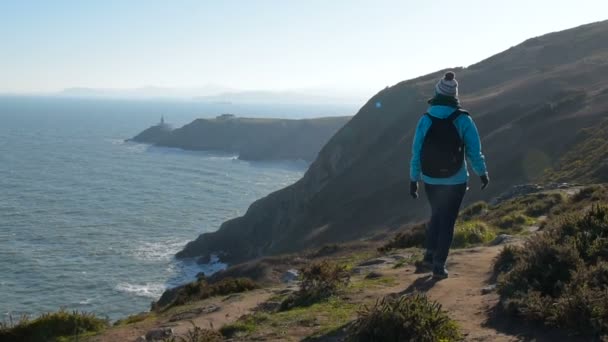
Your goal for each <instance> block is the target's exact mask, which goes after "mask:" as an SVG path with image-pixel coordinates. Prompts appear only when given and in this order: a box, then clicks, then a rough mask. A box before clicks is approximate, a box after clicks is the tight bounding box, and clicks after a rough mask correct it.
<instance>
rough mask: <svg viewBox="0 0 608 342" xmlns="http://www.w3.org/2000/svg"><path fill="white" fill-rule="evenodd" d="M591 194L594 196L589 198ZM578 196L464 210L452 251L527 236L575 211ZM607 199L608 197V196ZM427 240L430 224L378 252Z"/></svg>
mask: <svg viewBox="0 0 608 342" xmlns="http://www.w3.org/2000/svg"><path fill="white" fill-rule="evenodd" d="M584 191H585V192H586V193H587V195H586V196H589V197H590V196H595V197H601V196H598V194H599V193H602V192H603V191H606V190H605V188H604V187H601V186H598V187H596V188H595V190H584ZM590 191H591V192H593V194H594V195H591V194H588V192H590ZM576 196H578V195H575V196H574V197H573V198H572V199H568V198H567V196H565V195H564V194H562V193H561V192H548V193H536V194H531V195H527V196H522V197H518V198H515V199H512V200H509V201H506V202H504V203H500V204H498V205H495V206H491V205H489V204H488V203H486V202H483V201H481V202H476V203H473V204H471V205H470V206H468V207H467V208H465V209H464V210H462V211H461V213H460V215H459V219H458V221H457V222H456V229H455V231H454V242H453V244H452V248H465V247H471V246H476V245H481V244H485V243H488V242H490V241H492V240H493V239H494V238H495V237H496V236H497V235H498V234H509V235H518V234H525V233H527V230H526V228H527V227H531V226H534V225H540V226H542V225H543V224H544V223H543V222H545V219H546V218H547V217H553V216H558V215H560V214H562V213H563V212H565V211H572V210H571V208H572V207H573V203H574V202H575V201H576ZM581 196H582V195H581ZM606 197H608V192H607V194H606ZM575 207H576V208H580V207H579V206H575ZM425 237H426V223H422V224H417V225H414V226H411V227H408V228H407V229H406V230H405V231H403V232H399V233H397V234H396V235H395V236H394V237H393V238H392V239H391V240H389V241H388V242H387V243H386V244H385V245H383V246H382V247H380V248H378V251H380V252H383V253H385V252H388V251H389V250H391V249H397V248H410V247H419V248H422V247H424V242H425Z"/></svg>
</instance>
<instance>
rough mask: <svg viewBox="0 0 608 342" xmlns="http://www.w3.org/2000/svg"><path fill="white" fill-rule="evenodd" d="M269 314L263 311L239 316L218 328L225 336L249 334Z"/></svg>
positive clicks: (266, 318)
mask: <svg viewBox="0 0 608 342" xmlns="http://www.w3.org/2000/svg"><path fill="white" fill-rule="evenodd" d="M268 319H269V316H268V314H265V313H260V312H257V313H255V314H247V315H243V316H241V317H240V318H239V319H238V321H236V322H234V323H231V324H226V325H224V326H223V327H221V328H220V333H221V334H222V336H224V337H226V338H232V337H234V336H236V335H239V334H249V333H251V332H253V331H255V330H256V327H258V326H259V325H260V324H261V323H264V322H266V321H268Z"/></svg>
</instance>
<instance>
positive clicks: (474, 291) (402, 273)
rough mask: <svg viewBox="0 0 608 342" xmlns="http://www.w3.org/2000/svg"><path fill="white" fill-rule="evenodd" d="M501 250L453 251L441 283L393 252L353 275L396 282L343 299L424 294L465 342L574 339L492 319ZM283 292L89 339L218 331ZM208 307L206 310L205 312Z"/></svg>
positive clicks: (199, 308)
mask: <svg viewBox="0 0 608 342" xmlns="http://www.w3.org/2000/svg"><path fill="white" fill-rule="evenodd" d="M501 249H502V246H495V247H478V248H471V249H463V250H456V251H452V253H451V255H450V257H449V259H448V270H449V272H450V277H449V278H448V279H444V280H441V281H433V280H432V279H431V277H430V275H429V274H428V273H426V274H424V273H423V274H417V273H415V267H414V266H405V267H399V268H395V267H394V266H395V263H396V262H397V260H399V257H407V256H408V254H407V253H406V252H403V251H401V252H399V251H398V252H395V253H392V254H390V255H389V256H388V257H386V258H382V259H385V260H391V258H393V259H394V260H395V262H392V261H388V262H384V263H380V264H377V265H373V266H371V267H368V268H363V271H362V272H361V274H360V275H357V276H355V277H363V276H365V275H366V274H367V273H368V272H369V271H376V272H379V273H381V274H382V275H383V276H384V277H391V278H393V279H395V282H393V284H392V285H387V286H381V287H370V288H366V289H363V290H362V292H360V293H359V294H358V295H355V296H352V298H349V299H348V300H349V301H352V302H353V303H355V304H361V303H364V302H367V303H369V302H370V300H374V299H376V298H381V297H383V296H385V295H389V294H405V293H411V292H414V291H419V292H425V293H427V295H428V296H429V297H430V298H431V299H433V300H436V301H438V302H439V303H441V304H442V306H443V308H444V309H445V310H447V311H448V313H449V315H450V316H451V317H452V318H453V319H455V320H456V321H457V322H458V323H459V325H460V327H461V330H462V332H463V334H464V335H465V340H466V341H496V342H507V341H539V342H540V341H551V342H554V341H575V339H574V338H571V337H568V336H566V335H564V334H560V333H559V332H555V331H545V330H544V329H539V328H538V327H531V326H526V325H525V324H522V322H521V321H516V322H510V321H508V320H506V319H503V318H495V317H493V314H492V312H493V309H494V308H495V306H496V304H497V302H498V295H497V294H496V293H495V291H491V290H487V291H484V288H486V287H487V286H488V285H491V284H490V281H491V277H492V264H493V263H492V261H493V259H494V258H495V257H496V255H497V254H498V253H499V252H500V250H501ZM283 288H285V286H280V287H275V288H272V289H261V290H256V291H251V292H247V293H242V294H238V295H232V296H228V297H225V298H212V299H208V300H205V301H201V302H197V303H193V304H190V305H188V306H186V307H179V308H176V310H175V311H171V312H169V313H166V314H163V315H160V316H156V317H152V318H148V319H146V320H144V321H142V322H138V323H134V324H130V325H126V326H122V327H115V328H112V329H110V330H108V331H107V332H105V333H103V334H102V335H101V336H97V337H95V338H93V339H91V340H90V341H95V342H115V341H135V339H136V338H137V337H138V336H142V335H145V333H146V331H149V330H150V329H153V328H159V327H171V328H173V330H174V332H175V333H176V334H177V335H183V334H184V333H186V332H187V330H188V329H190V328H191V327H192V323H194V324H196V325H197V326H199V327H202V328H215V329H218V328H220V327H221V326H223V325H225V324H229V323H232V322H234V321H236V320H237V319H238V318H239V317H240V316H242V315H244V314H247V313H251V312H252V310H253V309H254V308H255V307H257V306H258V305H259V304H260V303H262V302H265V301H267V300H268V299H269V298H270V297H271V296H272V295H273V294H274V293H276V292H277V291H280V290H281V289H283ZM209 308H211V310H208V309H209ZM214 308H217V309H215V310H214ZM207 311H212V312H207ZM171 321H173V322H171ZM191 322H192V323H191ZM289 330H292V331H286V332H285V333H286V335H283V336H282V338H281V339H280V340H282V341H285V340H290V341H291V340H301V339H302V336H307V335H306V334H307V333H310V334H312V333H314V327H311V328H306V327H295V326H294V327H293V329H289ZM290 335H291V336H290ZM340 335H341V334H337V335H336V334H334V335H333V336H327V337H325V338H323V337H322V338H319V339H315V341H339V340H340ZM342 336H343V335H342ZM238 340H239V341H240V340H241V339H238ZM256 340H262V341H276V340H277V339H276V334H274V335H272V334H269V335H268V336H266V337H264V335H262V336H256ZM243 341H247V339H243Z"/></svg>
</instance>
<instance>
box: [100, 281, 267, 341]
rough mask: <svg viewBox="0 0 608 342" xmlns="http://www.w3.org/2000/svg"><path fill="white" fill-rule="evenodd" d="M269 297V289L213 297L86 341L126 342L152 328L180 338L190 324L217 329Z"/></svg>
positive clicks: (113, 329) (133, 339)
mask: <svg viewBox="0 0 608 342" xmlns="http://www.w3.org/2000/svg"><path fill="white" fill-rule="evenodd" d="M271 295H272V290H271V289H260V290H255V291H250V292H247V293H243V294H235V295H231V296H226V297H216V298H211V299H208V300H204V301H200V302H196V303H193V304H189V305H187V306H183V307H178V308H175V309H172V310H170V311H169V312H167V313H163V314H160V315H157V316H151V317H149V318H147V319H145V320H144V321H141V322H137V323H133V324H129V325H124V326H119V327H113V328H111V329H108V330H107V331H105V332H104V333H103V334H101V335H99V336H95V337H93V338H90V339H89V340H88V341H90V342H130V341H135V340H136V339H137V338H138V337H139V336H144V335H146V332H148V331H150V330H152V329H159V328H171V329H173V332H174V334H175V335H177V336H184V335H185V334H186V333H187V332H188V330H189V329H191V328H192V324H194V325H196V326H198V327H200V328H211V329H218V328H220V327H222V326H224V325H226V324H229V323H233V322H235V321H236V320H237V319H238V318H239V317H241V316H242V315H245V314H247V313H250V312H251V310H252V309H253V308H255V307H257V306H258V305H259V304H260V303H262V302H265V301H266V300H268V298H270V296H271Z"/></svg>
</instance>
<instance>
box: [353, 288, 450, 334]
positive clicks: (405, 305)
mask: <svg viewBox="0 0 608 342" xmlns="http://www.w3.org/2000/svg"><path fill="white" fill-rule="evenodd" d="M461 339H462V336H461V334H460V333H459V331H458V326H457V324H456V322H454V321H453V320H452V319H451V318H449V317H448V315H447V313H446V312H445V311H443V310H442V308H441V305H440V304H439V303H437V302H432V301H430V300H429V299H428V298H427V297H426V296H425V295H423V294H412V295H404V296H402V297H399V298H392V297H385V298H383V299H381V300H379V301H377V302H376V304H375V305H373V306H372V307H363V309H362V310H361V311H360V312H359V315H358V318H357V319H356V320H355V322H354V323H353V324H352V326H351V328H350V340H351V341H353V342H372V341H386V342H393V341H394V342H399V341H420V342H435V341H459V340H461Z"/></svg>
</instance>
